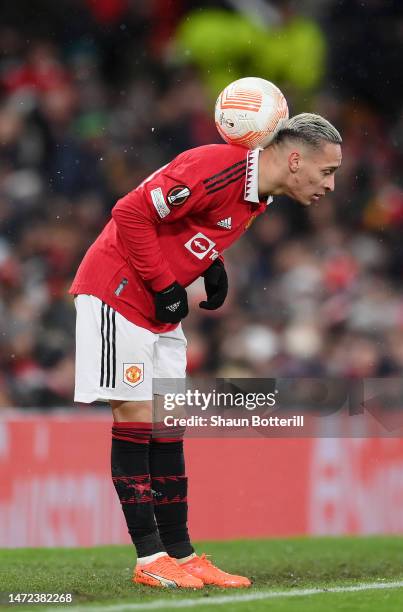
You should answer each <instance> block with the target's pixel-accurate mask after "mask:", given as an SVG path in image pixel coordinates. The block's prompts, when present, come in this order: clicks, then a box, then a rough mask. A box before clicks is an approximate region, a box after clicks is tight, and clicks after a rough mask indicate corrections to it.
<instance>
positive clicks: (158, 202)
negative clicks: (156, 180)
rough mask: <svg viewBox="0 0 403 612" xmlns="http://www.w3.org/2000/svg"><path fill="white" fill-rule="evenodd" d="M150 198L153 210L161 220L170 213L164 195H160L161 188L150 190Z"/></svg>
mask: <svg viewBox="0 0 403 612" xmlns="http://www.w3.org/2000/svg"><path fill="white" fill-rule="evenodd" d="M150 196H151V199H152V201H153V204H154V208H155V210H156V211H157V213H158V214H159V216H160V217H161V219H163V218H164V217H166V216H167V215H169V213H170V212H171V209H170V208H169V206H168V205H167V203H166V202H165V198H164V194H163V193H162V189H161V187H156V188H155V189H151V191H150Z"/></svg>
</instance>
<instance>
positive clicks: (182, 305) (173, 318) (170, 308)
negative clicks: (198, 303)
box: [155, 282, 189, 323]
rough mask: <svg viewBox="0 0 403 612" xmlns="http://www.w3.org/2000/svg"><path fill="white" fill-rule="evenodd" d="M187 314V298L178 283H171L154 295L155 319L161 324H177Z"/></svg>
mask: <svg viewBox="0 0 403 612" xmlns="http://www.w3.org/2000/svg"><path fill="white" fill-rule="evenodd" d="M188 312H189V307H188V296H187V293H186V290H185V289H184V288H183V287H182V285H180V284H179V283H177V282H175V283H172V285H169V287H166V288H165V289H163V290H162V291H158V293H156V294H155V318H156V319H157V320H158V321H161V323H179V321H180V320H181V319H184V318H185V317H186V315H187V314H188Z"/></svg>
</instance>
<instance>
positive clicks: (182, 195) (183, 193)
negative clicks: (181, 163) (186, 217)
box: [167, 185, 191, 206]
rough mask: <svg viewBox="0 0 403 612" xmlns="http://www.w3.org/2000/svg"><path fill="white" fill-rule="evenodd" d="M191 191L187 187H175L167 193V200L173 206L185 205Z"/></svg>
mask: <svg viewBox="0 0 403 612" xmlns="http://www.w3.org/2000/svg"><path fill="white" fill-rule="evenodd" d="M190 193H191V192H190V189H189V187H186V185H175V187H171V189H170V190H169V191H168V193H167V200H168V202H169V203H170V204H171V205H172V206H180V204H184V203H185V202H186V200H187V199H188V197H189V196H190Z"/></svg>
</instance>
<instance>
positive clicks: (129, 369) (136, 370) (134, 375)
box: [123, 363, 144, 387]
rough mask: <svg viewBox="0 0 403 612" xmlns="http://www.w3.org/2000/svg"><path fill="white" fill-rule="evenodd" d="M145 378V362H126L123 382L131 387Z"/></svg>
mask: <svg viewBox="0 0 403 612" xmlns="http://www.w3.org/2000/svg"><path fill="white" fill-rule="evenodd" d="M143 380H144V363H124V364H123V382H124V383H125V384H126V385H129V387H137V385H139V384H140V383H142V382H143Z"/></svg>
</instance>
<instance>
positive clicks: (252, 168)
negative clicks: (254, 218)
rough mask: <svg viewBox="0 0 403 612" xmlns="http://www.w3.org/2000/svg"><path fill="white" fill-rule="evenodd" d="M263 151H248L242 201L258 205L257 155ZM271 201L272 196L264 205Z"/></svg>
mask: <svg viewBox="0 0 403 612" xmlns="http://www.w3.org/2000/svg"><path fill="white" fill-rule="evenodd" d="M262 150H263V149H260V148H258V149H253V150H252V151H248V155H247V157H246V175H245V195H244V200H246V201H247V202H254V203H255V204H260V200H259V193H258V177H259V153H260V151H262ZM272 201H273V198H272V196H269V197H268V198H267V202H266V204H270V202H272Z"/></svg>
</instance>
